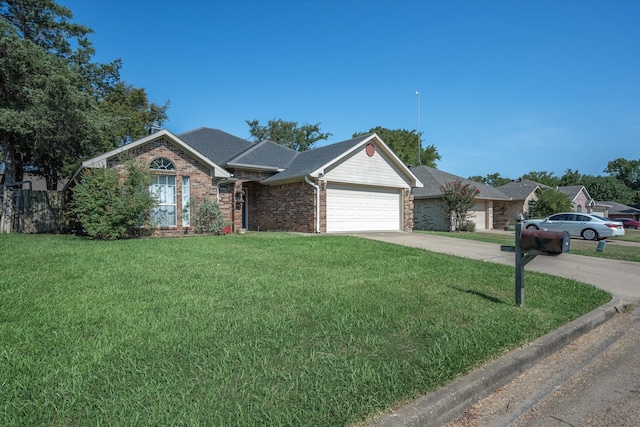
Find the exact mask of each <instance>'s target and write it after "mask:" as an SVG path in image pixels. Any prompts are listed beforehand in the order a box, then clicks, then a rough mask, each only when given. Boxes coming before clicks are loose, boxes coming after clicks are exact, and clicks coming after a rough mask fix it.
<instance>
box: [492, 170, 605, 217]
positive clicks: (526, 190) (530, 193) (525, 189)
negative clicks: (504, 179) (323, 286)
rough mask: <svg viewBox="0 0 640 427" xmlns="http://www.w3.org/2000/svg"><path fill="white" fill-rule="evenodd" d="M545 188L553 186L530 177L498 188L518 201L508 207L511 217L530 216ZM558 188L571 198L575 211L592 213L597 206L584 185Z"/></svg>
mask: <svg viewBox="0 0 640 427" xmlns="http://www.w3.org/2000/svg"><path fill="white" fill-rule="evenodd" d="M545 188H552V187H549V186H548V185H544V184H540V183H538V182H535V181H531V180H528V179H518V180H515V181H512V182H510V183H508V184H505V185H501V186H499V187H497V189H498V190H500V191H502V192H503V193H505V194H506V195H508V196H509V197H511V199H512V200H513V201H514V202H517V203H513V204H511V205H510V206H509V207H506V209H505V212H504V214H505V215H506V216H508V217H509V218H515V217H516V215H517V214H519V213H522V214H523V215H524V216H525V217H529V216H530V215H531V212H532V210H533V207H534V206H535V204H536V201H537V200H538V194H539V193H540V191H541V190H542V189H545ZM556 190H558V191H559V192H560V193H562V194H564V195H565V196H567V197H568V198H569V200H570V201H571V206H572V208H571V209H572V210H573V211H574V212H585V213H592V212H593V211H594V208H595V207H596V202H595V201H594V200H593V199H592V198H591V196H590V195H589V193H588V192H587V189H586V188H585V187H584V186H583V185H570V186H565V187H557V188H556Z"/></svg>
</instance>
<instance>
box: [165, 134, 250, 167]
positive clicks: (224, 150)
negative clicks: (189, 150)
mask: <svg viewBox="0 0 640 427" xmlns="http://www.w3.org/2000/svg"><path fill="white" fill-rule="evenodd" d="M178 137H179V138H180V139H181V140H182V141H184V142H185V143H187V144H188V145H190V146H191V147H193V148H194V149H195V150H197V151H198V152H200V153H202V154H203V155H205V156H207V157H208V158H209V159H211V160H212V161H213V162H216V163H217V164H219V165H225V164H226V163H227V161H229V159H232V158H234V157H235V156H237V155H238V154H239V153H241V152H242V151H244V150H247V149H248V148H250V147H251V146H252V145H254V144H253V143H252V142H250V141H247V140H246V139H242V138H238V137H237V136H233V135H231V134H230V133H226V132H223V131H221V130H219V129H212V128H206V127H201V128H198V129H194V130H191V131H188V132H184V133H181V134H179V135H178Z"/></svg>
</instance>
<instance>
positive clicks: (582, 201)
mask: <svg viewBox="0 0 640 427" xmlns="http://www.w3.org/2000/svg"><path fill="white" fill-rule="evenodd" d="M572 202H573V203H572V207H573V211H574V212H584V213H588V212H591V207H590V206H589V202H590V200H589V199H588V198H587V195H586V194H584V191H581V192H580V193H578V195H577V196H576V198H575V199H573V200H572Z"/></svg>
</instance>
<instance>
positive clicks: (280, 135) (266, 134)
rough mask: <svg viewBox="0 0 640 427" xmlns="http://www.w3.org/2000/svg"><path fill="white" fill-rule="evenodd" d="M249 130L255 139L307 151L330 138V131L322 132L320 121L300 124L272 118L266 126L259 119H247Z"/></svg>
mask: <svg viewBox="0 0 640 427" xmlns="http://www.w3.org/2000/svg"><path fill="white" fill-rule="evenodd" d="M246 123H247V124H248V125H249V132H250V133H251V136H252V138H253V140H254V141H256V142H259V141H264V140H269V141H272V142H275V143H276V144H280V145H283V146H285V147H287V148H291V149H292V150H296V151H305V150H309V149H311V148H313V145H314V144H315V143H316V142H318V141H320V140H323V139H324V140H326V139H328V138H329V137H330V136H331V134H330V133H322V132H320V123H316V124H313V125H310V124H306V123H305V124H303V125H302V126H300V125H298V122H288V121H285V120H282V119H271V120H269V122H268V123H267V125H266V126H263V125H260V122H259V121H258V120H255V119H254V120H246Z"/></svg>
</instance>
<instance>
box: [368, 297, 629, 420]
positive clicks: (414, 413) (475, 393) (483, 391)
mask: <svg viewBox="0 0 640 427" xmlns="http://www.w3.org/2000/svg"><path fill="white" fill-rule="evenodd" d="M623 307H624V303H623V301H622V300H621V299H620V298H617V297H613V298H612V299H611V301H609V302H608V303H607V304H605V305H603V306H601V307H599V308H597V309H595V310H593V311H591V312H589V313H587V314H585V315H583V316H581V317H579V318H577V319H575V320H573V321H571V322H569V323H567V324H566V325H564V326H562V327H560V328H558V329H556V330H554V331H552V332H549V333H548V334H546V335H544V336H543V337H541V338H538V339H537V340H535V341H534V342H532V343H530V344H528V345H525V346H523V347H520V348H518V349H515V350H513V351H510V352H509V353H507V354H506V355H504V356H502V357H500V358H499V359H496V360H494V361H491V362H488V363H487V364H485V365H483V366H481V367H480V368H478V369H476V370H474V371H473V372H471V373H470V374H468V375H466V376H464V377H462V378H459V379H457V380H455V381H453V382H452V383H451V384H449V385H448V386H446V387H444V388H442V389H439V390H436V391H434V392H433V393H429V394H427V395H425V396H422V397H420V398H419V399H417V400H415V401H414V402H412V403H409V404H407V405H405V406H403V407H401V408H400V409H398V410H397V411H395V412H394V413H392V414H388V415H384V416H381V417H380V418H378V419H376V420H375V421H374V422H373V423H372V424H371V425H372V426H376V427H398V426H439V425H443V424H446V423H448V422H450V421H452V420H454V419H455V418H456V417H458V416H460V415H461V414H462V413H463V412H464V410H466V409H468V408H469V407H471V406H472V405H473V404H475V403H476V402H478V401H479V400H480V399H483V398H484V397H487V396H489V395H490V394H491V393H493V392H494V391H495V390H496V389H498V388H500V387H503V386H504V385H506V384H507V383H508V382H509V381H511V380H512V379H514V378H515V377H517V376H518V375H520V374H521V373H522V372H524V371H526V370H527V369H529V368H531V367H532V366H533V365H535V364H536V363H538V362H539V361H541V360H542V359H544V358H545V357H547V356H549V355H550V354H552V353H554V352H556V351H558V350H560V349H561V348H563V347H564V346H566V345H567V344H570V343H571V342H573V341H574V340H575V339H577V338H579V337H580V336H582V335H584V334H586V333H587V332H589V331H592V330H593V329H595V328H597V327H598V326H600V325H602V324H603V323H605V322H606V321H607V320H609V319H611V318H612V317H613V316H614V315H615V314H616V313H618V312H620V311H621V310H622V308H623Z"/></svg>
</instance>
